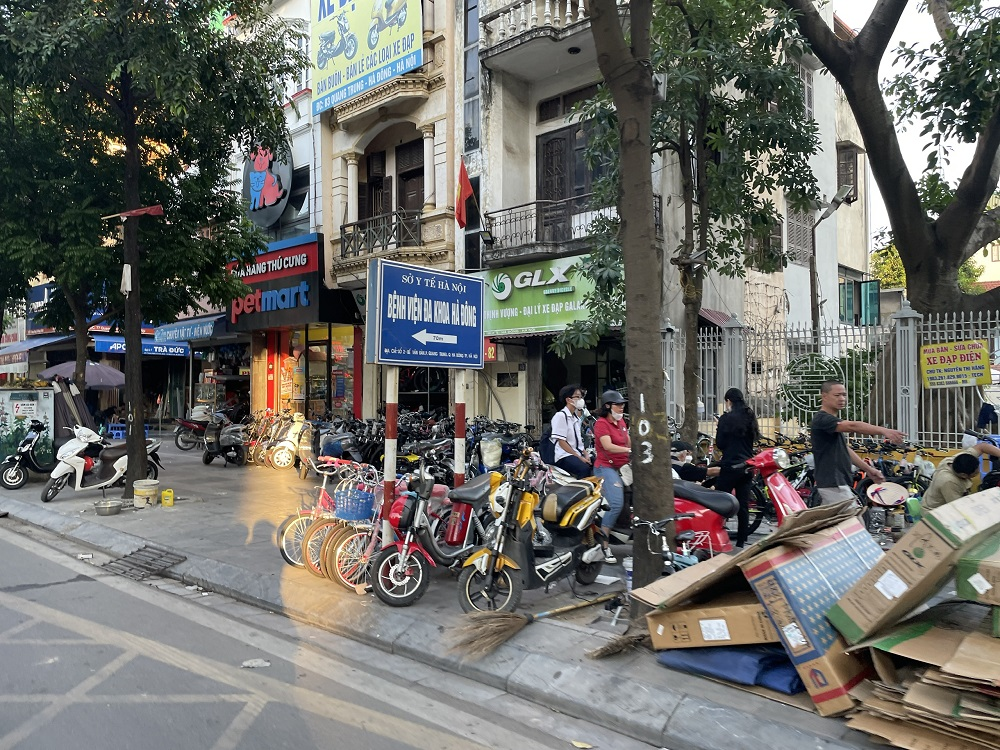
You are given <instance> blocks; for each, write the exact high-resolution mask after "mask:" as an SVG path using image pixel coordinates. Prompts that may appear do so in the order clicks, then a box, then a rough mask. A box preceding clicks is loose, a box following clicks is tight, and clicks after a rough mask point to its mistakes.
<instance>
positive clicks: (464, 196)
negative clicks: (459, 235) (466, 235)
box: [455, 159, 472, 229]
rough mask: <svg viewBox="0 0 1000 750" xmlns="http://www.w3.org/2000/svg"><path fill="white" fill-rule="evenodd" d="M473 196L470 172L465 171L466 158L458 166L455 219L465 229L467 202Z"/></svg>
mask: <svg viewBox="0 0 1000 750" xmlns="http://www.w3.org/2000/svg"><path fill="white" fill-rule="evenodd" d="M471 197H472V183H471V182H469V173H468V172H466V171H465V159H462V162H461V166H460V167H459V168H458V191H457V194H456V195H455V221H457V222H458V225H459V226H460V227H461V228H462V229H465V224H466V222H467V218H466V215H465V202H466V201H467V200H468V199H469V198H471Z"/></svg>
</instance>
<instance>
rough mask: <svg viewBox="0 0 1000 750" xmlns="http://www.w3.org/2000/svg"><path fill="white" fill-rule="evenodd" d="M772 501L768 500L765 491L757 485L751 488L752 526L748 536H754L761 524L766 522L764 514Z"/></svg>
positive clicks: (749, 528)
mask: <svg viewBox="0 0 1000 750" xmlns="http://www.w3.org/2000/svg"><path fill="white" fill-rule="evenodd" d="M770 504H771V501H770V500H768V499H767V495H766V494H765V493H764V490H763V489H762V488H760V487H758V486H757V485H751V486H750V526H749V527H748V531H747V534H753V533H754V532H755V531H757V529H759V528H760V522H761V521H763V520H764V513H765V511H766V509H767V507H768V506H769V505H770Z"/></svg>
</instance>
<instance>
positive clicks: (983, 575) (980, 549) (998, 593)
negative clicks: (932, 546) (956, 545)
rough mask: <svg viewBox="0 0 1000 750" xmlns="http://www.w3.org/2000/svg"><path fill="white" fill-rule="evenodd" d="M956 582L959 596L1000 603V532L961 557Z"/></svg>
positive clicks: (957, 567) (971, 599) (974, 600)
mask: <svg viewBox="0 0 1000 750" xmlns="http://www.w3.org/2000/svg"><path fill="white" fill-rule="evenodd" d="M955 582H956V584H957V587H958V588H957V591H958V596H959V598H961V599H968V600H969V601H970V602H981V603H982V604H994V605H1000V534H994V535H993V536H991V537H990V538H989V539H987V540H986V541H985V542H983V543H981V544H979V545H977V546H975V547H973V548H972V549H970V550H969V551H968V552H966V553H965V554H963V555H962V557H961V558H959V560H958V565H957V566H956V568H955Z"/></svg>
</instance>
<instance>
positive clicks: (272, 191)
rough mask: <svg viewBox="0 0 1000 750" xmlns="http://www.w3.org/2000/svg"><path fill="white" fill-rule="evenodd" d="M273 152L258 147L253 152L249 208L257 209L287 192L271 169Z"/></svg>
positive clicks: (269, 204) (275, 200)
mask: <svg viewBox="0 0 1000 750" xmlns="http://www.w3.org/2000/svg"><path fill="white" fill-rule="evenodd" d="M273 161H274V154H272V153H271V150H270V149H264V148H258V149H257V150H256V151H254V153H253V169H252V170H250V210H251V211H258V210H260V209H262V208H267V207H268V206H273V205H274V204H275V203H277V202H278V201H280V200H281V199H282V198H284V197H285V193H286V192H288V191H287V190H286V189H285V188H283V187H282V186H281V178H280V177H278V175H276V174H274V173H273V172H272V171H271V163H272V162H273Z"/></svg>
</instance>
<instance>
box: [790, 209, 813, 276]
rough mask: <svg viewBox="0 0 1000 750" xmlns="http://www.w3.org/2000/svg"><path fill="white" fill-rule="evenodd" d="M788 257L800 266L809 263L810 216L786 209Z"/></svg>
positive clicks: (810, 241) (810, 247)
mask: <svg viewBox="0 0 1000 750" xmlns="http://www.w3.org/2000/svg"><path fill="white" fill-rule="evenodd" d="M785 223H786V224H787V225H788V244H787V247H788V258H789V260H790V261H791V262H792V263H797V264H798V265H801V266H807V265H809V258H810V256H811V255H812V249H813V248H812V217H811V216H810V215H809V214H805V213H800V212H798V211H792V210H789V211H788V215H787V221H786V222H785Z"/></svg>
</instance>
